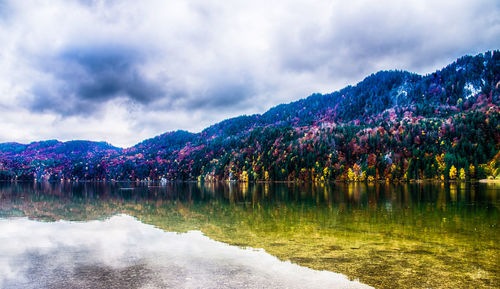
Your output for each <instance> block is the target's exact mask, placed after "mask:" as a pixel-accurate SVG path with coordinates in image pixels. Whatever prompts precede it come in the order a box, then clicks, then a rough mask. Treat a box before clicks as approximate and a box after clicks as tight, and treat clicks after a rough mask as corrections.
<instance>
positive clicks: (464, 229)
mask: <svg viewBox="0 0 500 289" xmlns="http://www.w3.org/2000/svg"><path fill="white" fill-rule="evenodd" d="M118 213H125V214H128V215H131V216H134V217H136V218H138V219H139V220H140V221H141V222H143V223H147V224H152V225H155V226H156V227H158V228H161V229H163V230H165V231H173V232H186V231H190V230H200V231H202V232H203V233H204V234H205V235H206V236H208V237H210V238H212V239H214V240H217V241H221V242H225V243H228V244H231V245H238V246H242V247H253V248H263V249H265V251H266V252H268V253H269V254H272V255H274V256H276V257H278V258H279V259H281V260H290V261H291V262H293V263H297V264H299V265H303V266H306V267H310V268H313V269H318V270H328V271H333V272H338V273H342V274H345V275H347V276H348V277H349V278H351V279H357V280H360V281H361V282H363V283H366V284H368V285H371V286H374V287H376V288H497V287H498V284H500V242H499V241H500V234H499V232H500V230H499V227H498V226H499V221H500V185H499V184H470V183H458V184H406V185H388V184H373V185H365V184H331V185H321V184H316V185H314V184H309V185H294V184H254V185H252V184H200V183H182V184H168V185H166V186H163V187H162V186H156V187H152V186H147V185H145V184H136V183H118V184H69V183H65V184H48V183H45V184H40V183H38V184H33V183H24V184H23V183H18V184H11V183H0V218H10V217H20V216H27V217H29V218H31V219H37V220H43V221H55V220H61V219H63V220H74V221H88V220H96V219H105V218H107V217H110V216H112V215H116V214H118Z"/></svg>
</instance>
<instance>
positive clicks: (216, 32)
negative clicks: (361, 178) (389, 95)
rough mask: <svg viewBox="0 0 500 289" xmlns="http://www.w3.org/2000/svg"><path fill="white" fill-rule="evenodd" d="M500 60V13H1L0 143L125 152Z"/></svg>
mask: <svg viewBox="0 0 500 289" xmlns="http://www.w3.org/2000/svg"><path fill="white" fill-rule="evenodd" d="M499 48H500V1H498V0H470V1H459V0H458V1H457V0H455V1H437V0H415V1H401V0H394V1H383V0H382V1H363V0H350V1H341V0H324V1H323V0H303V1H297V0H283V1H280V0H277V1H276V0H275V1H268V0H252V1H237V0H231V1H211V0H179V1H171V0H141V1H137V0H116V1H115V0H101V1H99V0H96V1H93V0H65V1H63V0H0V142H8V141H16V142H22V143H27V142H31V141H35V140H45V139H59V140H71V139H89V140H99V141H107V142H110V143H111V144H113V145H116V146H121V147H127V146H131V145H133V144H135V143H137V142H139V141H141V140H143V139H145V138H149V137H153V136H155V135H158V134H161V133H163V132H166V131H171V130H176V129H184V130H189V131H192V132H198V131H200V130H202V129H203V128H205V127H207V126H209V125H211V124H214V123H216V122H218V121H221V120H223V119H226V118H228V117H233V116H238V115H241V114H253V113H263V112H265V111H266V110H267V109H269V108H270V107H272V106H275V105H277V104H280V103H284V102H290V101H294V100H297V99H300V98H303V97H306V96H308V95H310V94H311V93H314V92H321V93H327V92H332V91H335V90H338V89H340V88H342V87H344V86H346V85H348V84H356V83H357V82H358V81H360V80H362V79H363V78H364V77H366V76H367V75H369V74H371V73H373V72H376V71H378V70H383V69H404V70H409V71H412V72H417V73H421V74H426V73H430V72H432V71H434V70H436V69H439V68H441V67H443V66H445V65H446V64H448V63H450V62H452V61H454V60H455V59H456V58H458V57H460V56H462V55H465V54H477V53H481V52H484V51H487V50H492V49H499Z"/></svg>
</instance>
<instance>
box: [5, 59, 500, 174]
mask: <svg viewBox="0 0 500 289" xmlns="http://www.w3.org/2000/svg"><path fill="white" fill-rule="evenodd" d="M499 100H500V51H493V52H487V53H484V54H480V55H477V56H464V57H462V58H460V59H458V60H457V61H456V62H454V63H452V64H450V65H448V66H447V67H445V68H443V69H442V70H439V71H436V72H434V73H432V74H429V75H426V76H420V75H417V74H413V73H409V72H405V71H381V72H378V73H376V74H372V75H370V76H368V77H367V78H365V79H364V80H363V81H361V82H360V83H358V84H357V85H355V86H348V87H346V88H344V89H342V90H340V91H336V92H333V93H330V94H313V95H311V96H309V97H307V98H305V99H302V100H299V101H296V102H292V103H289V104H282V105H278V106H276V107H274V108H272V109H270V110H269V111H267V112H265V113H264V114H262V115H251V116H241V117H237V118H233V119H228V120H225V121H222V122H220V123H218V124H215V125H213V126H210V127H208V128H206V129H205V130H203V131H202V132H201V133H196V134H194V133H189V132H185V131H176V132H169V133H165V134H163V135H160V136H157V137H155V138H152V139H148V140H145V141H143V142H141V143H139V144H137V145H135V146H133V147H130V148H127V149H119V148H115V147H112V146H111V145H108V144H105V143H95V142H86V141H72V142H66V143H61V142H58V141H45V142H36V143H32V144H29V145H22V144H17V143H5V144H0V179H3V180H13V179H18V180H19V179H22V180H32V179H34V178H35V179H38V180H42V179H45V180H47V179H53V180H59V179H78V180H103V179H106V180H111V179H114V180H159V179H161V178H165V179H167V180H205V181H213V180H229V179H231V180H239V181H254V180H257V181H259V180H266V181H270V180H276V181H284V180H288V181H328V180H347V181H374V180H401V181H402V180H404V181H406V180H411V179H439V180H455V179H463V180H465V179H479V178H486V177H491V178H495V177H496V176H498V173H499V163H500V154H499V148H500V122H499V116H500V109H499Z"/></svg>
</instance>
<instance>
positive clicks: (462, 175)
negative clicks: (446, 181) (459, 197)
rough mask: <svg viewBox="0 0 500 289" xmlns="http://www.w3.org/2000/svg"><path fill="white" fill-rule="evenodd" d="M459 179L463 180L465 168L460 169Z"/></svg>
mask: <svg viewBox="0 0 500 289" xmlns="http://www.w3.org/2000/svg"><path fill="white" fill-rule="evenodd" d="M460 179H461V180H462V181H465V170H464V168H461V169H460Z"/></svg>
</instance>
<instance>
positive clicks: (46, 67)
mask: <svg viewBox="0 0 500 289" xmlns="http://www.w3.org/2000/svg"><path fill="white" fill-rule="evenodd" d="M142 58H143V57H142V56H141V54H140V52H139V51H136V50H133V49H129V48H126V47H120V46H106V45H105V46H99V45H97V46H92V47H71V48H69V49H66V50H64V51H63V52H62V53H60V54H58V55H56V56H55V57H54V59H49V60H48V61H47V60H46V59H43V60H41V62H42V63H41V65H40V67H41V70H42V71H43V72H45V73H47V74H49V75H50V76H51V81H50V82H48V83H47V82H42V83H36V84H35V86H34V87H33V90H32V91H31V92H32V96H33V98H32V100H31V106H30V108H31V109H32V110H33V111H35V112H45V111H51V112H55V113H58V114H61V115H75V114H83V115H88V114H92V113H94V112H96V111H98V110H99V108H100V107H101V106H102V104H103V103H105V102H107V101H110V100H113V99H117V98H125V99H128V100H130V101H131V102H133V103H139V104H148V103H150V102H152V101H154V100H155V99H158V98H160V97H162V95H163V91H162V90H163V89H162V86H161V84H160V83H156V82H155V81H153V80H148V79H146V78H145V77H144V76H143V74H142V73H141V72H140V68H139V66H140V62H141V61H142Z"/></svg>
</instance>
